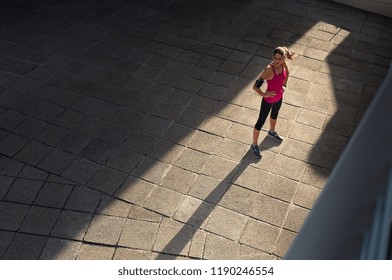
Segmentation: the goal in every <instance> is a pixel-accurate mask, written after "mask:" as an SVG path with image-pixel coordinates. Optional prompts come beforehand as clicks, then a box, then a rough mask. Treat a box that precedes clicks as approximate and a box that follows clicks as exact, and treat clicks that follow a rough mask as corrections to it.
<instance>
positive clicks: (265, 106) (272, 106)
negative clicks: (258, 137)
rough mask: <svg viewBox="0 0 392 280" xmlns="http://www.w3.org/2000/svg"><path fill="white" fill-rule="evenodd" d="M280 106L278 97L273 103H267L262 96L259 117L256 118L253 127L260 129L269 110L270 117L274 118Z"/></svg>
mask: <svg viewBox="0 0 392 280" xmlns="http://www.w3.org/2000/svg"><path fill="white" fill-rule="evenodd" d="M280 106H282V99H280V100H279V101H277V102H275V103H268V102H266V101H265V100H264V98H263V100H262V101H261V108H260V113H259V118H258V119H257V122H256V124H255V128H256V129H257V130H260V129H261V128H262V127H263V125H264V123H265V120H266V119H267V117H268V114H269V112H270V111H271V119H273V120H276V119H277V118H278V114H279V109H280Z"/></svg>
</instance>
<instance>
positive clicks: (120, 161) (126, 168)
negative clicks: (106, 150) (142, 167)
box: [106, 147, 143, 173]
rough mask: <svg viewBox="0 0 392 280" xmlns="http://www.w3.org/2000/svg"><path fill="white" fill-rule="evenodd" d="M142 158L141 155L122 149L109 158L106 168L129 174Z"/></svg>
mask: <svg viewBox="0 0 392 280" xmlns="http://www.w3.org/2000/svg"><path fill="white" fill-rule="evenodd" d="M142 158H143V156H142V155H140V154H138V153H134V152H132V151H129V150H128V149H127V148H124V147H122V148H120V149H118V150H116V151H115V152H114V153H113V154H112V155H111V156H109V158H108V160H107V162H106V166H108V167H111V168H113V169H116V170H119V171H122V172H125V173H131V172H132V170H134V168H135V167H136V166H137V165H138V164H139V163H140V161H141V160H142Z"/></svg>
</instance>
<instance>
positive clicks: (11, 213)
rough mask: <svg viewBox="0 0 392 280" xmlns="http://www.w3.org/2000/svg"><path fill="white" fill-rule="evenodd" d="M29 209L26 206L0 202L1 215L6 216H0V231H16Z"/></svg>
mask: <svg viewBox="0 0 392 280" xmlns="http://www.w3.org/2000/svg"><path fill="white" fill-rule="evenodd" d="M29 208H30V207H29V206H27V205H22V204H15V203H10V202H3V201H1V202H0V210H1V213H7V214H6V215H1V216H0V229H3V230H10V231H17V230H18V229H19V227H20V225H21V224H22V222H23V220H24V219H25V217H26V215H27V213H28V211H29Z"/></svg>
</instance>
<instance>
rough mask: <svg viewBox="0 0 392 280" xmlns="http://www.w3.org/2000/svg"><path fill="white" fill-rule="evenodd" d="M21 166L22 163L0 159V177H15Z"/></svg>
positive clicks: (4, 158)
mask: <svg viewBox="0 0 392 280" xmlns="http://www.w3.org/2000/svg"><path fill="white" fill-rule="evenodd" d="M23 166H24V165H23V163H21V162H19V161H17V160H14V159H9V158H6V157H0V175H3V176H14V177H16V176H17V175H18V173H19V172H20V170H22V168H23Z"/></svg>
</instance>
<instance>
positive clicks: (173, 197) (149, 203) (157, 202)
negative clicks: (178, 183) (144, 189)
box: [142, 187, 183, 217]
mask: <svg viewBox="0 0 392 280" xmlns="http://www.w3.org/2000/svg"><path fill="white" fill-rule="evenodd" d="M182 200H183V195H181V194H179V193H177V192H174V191H171V190H168V189H165V188H161V187H159V188H155V189H154V190H153V191H152V193H151V194H150V196H149V197H148V198H147V199H146V200H145V202H144V203H143V205H142V206H143V207H145V208H147V209H150V210H153V211H155V212H157V213H160V214H162V215H165V216H168V217H172V216H173V215H174V213H175V211H176V210H177V208H178V207H179V205H180V204H181V202H182ZM167 201H170V204H168V203H167Z"/></svg>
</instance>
